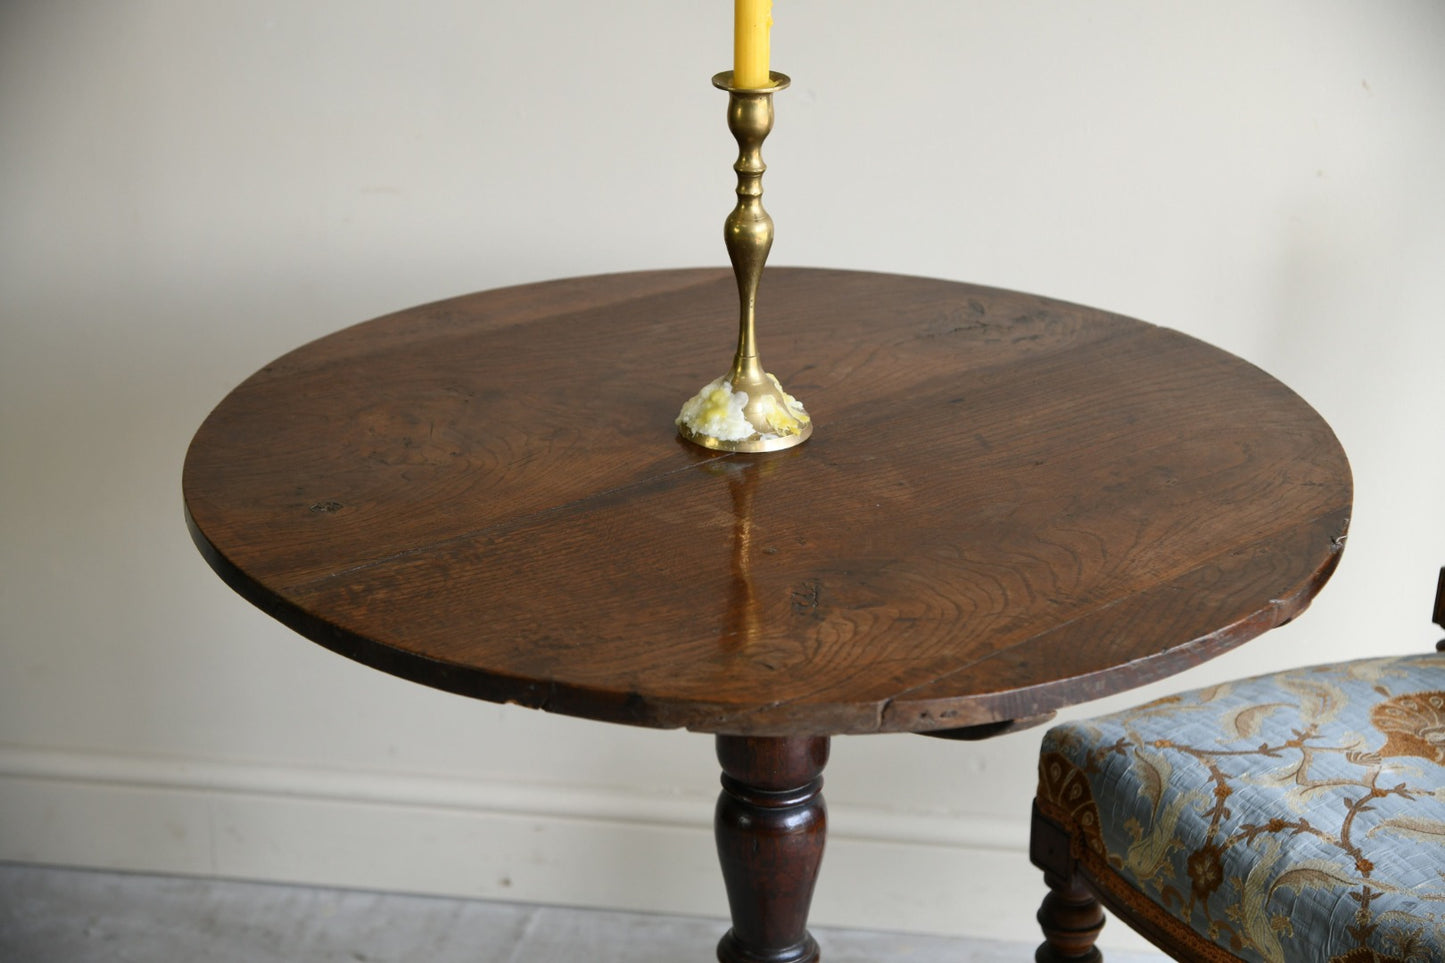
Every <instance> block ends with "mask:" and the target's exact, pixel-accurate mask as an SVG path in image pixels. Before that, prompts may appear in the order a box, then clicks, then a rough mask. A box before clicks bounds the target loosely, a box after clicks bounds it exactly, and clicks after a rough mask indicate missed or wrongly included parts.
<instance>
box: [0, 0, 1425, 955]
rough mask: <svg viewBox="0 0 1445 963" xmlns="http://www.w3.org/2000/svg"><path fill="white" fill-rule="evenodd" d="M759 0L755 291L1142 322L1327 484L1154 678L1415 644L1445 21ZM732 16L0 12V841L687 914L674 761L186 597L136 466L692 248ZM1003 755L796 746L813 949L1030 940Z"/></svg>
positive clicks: (708, 880) (377, 5)
mask: <svg viewBox="0 0 1445 963" xmlns="http://www.w3.org/2000/svg"><path fill="white" fill-rule="evenodd" d="M776 6H777V9H776V11H775V18H776V20H777V26H776V28H775V30H774V44H773V46H774V57H773V64H774V67H775V68H777V69H781V70H784V71H787V72H789V73H791V74H792V76H793V78H794V86H793V88H792V89H791V90H790V91H788V92H787V93H785V94H782V95H780V96H779V97H778V99H777V111H778V122H777V127H776V130H775V132H774V134H773V136H772V137H771V138H770V140H769V142H768V145H767V151H766V153H767V159H768V161H769V164H770V168H771V169H770V172H769V174H768V178H767V189H768V206H769V209H770V210H771V211H772V213H773V215H774V217H775V218H776V221H777V225H778V238H777V244H776V246H775V248H774V252H773V263H774V264H806V265H822V266H834V267H854V268H867V269H877V270H889V271H898V272H906V273H916V274H930V275H937V276H943V277H949V278H957V279H961V280H970V281H978V282H982V283H987V284H994V285H999V286H1004V287H1014V288H1022V289H1026V290H1033V291H1037V292H1039V293H1045V294H1050V295H1054V296H1058V297H1063V298H1067V299H1070V300H1075V301H1081V302H1084V303H1088V304H1093V305H1096V306H1099V307H1105V308H1109V309H1113V310H1117V311H1120V312H1123V313H1127V314H1132V315H1134V316H1137V317H1142V318H1146V319H1149V320H1152V321H1156V322H1159V323H1162V324H1166V325H1169V326H1172V327H1176V328H1180V329H1182V330H1184V331H1187V332H1190V333H1192V334H1195V335H1198V336H1201V337H1203V338H1205V339H1207V340H1210V341H1212V342H1214V343H1216V344H1219V345H1221V346H1223V347H1225V348H1228V349H1230V350H1233V351H1235V352H1237V353H1239V354H1241V355H1243V356H1245V357H1247V358H1249V359H1251V360H1253V361H1255V362H1256V363H1258V364H1260V365H1261V366H1263V367H1264V368H1266V369H1267V370H1269V371H1271V372H1273V373H1274V374H1275V375H1276V376H1277V377H1279V378H1280V379H1281V380H1283V381H1285V382H1286V383H1287V384H1290V385H1291V386H1293V387H1294V388H1295V389H1296V390H1297V391H1299V392H1300V393H1301V394H1302V395H1304V397H1306V398H1307V399H1309V400H1310V401H1311V402H1312V403H1313V404H1314V405H1315V406H1316V407H1317V408H1318V409H1319V410H1320V412H1321V413H1322V414H1323V415H1324V416H1325V417H1326V418H1327V419H1328V420H1329V421H1330V422H1331V423H1332V424H1333V425H1334V426H1335V428H1336V430H1337V432H1338V434H1339V435H1340V438H1341V440H1342V441H1343V443H1344V445H1345V448H1346V449H1347V450H1348V451H1349V452H1350V454H1351V457H1352V460H1353V464H1354V467H1355V473H1356V484H1357V511H1356V515H1355V521H1354V528H1353V533H1352V535H1351V539H1350V543H1349V550H1348V552H1347V553H1346V557H1345V561H1344V564H1343V566H1342V567H1341V569H1340V571H1339V573H1338V575H1337V577H1336V579H1335V581H1334V583H1333V584H1332V585H1331V586H1330V588H1329V589H1328V590H1327V591H1326V592H1325V594H1324V596H1323V597H1322V598H1321V599H1320V601H1319V602H1318V603H1317V604H1316V606H1315V609H1314V611H1313V612H1311V613H1310V614H1309V615H1307V616H1306V617H1305V618H1304V619H1303V620H1301V621H1300V622H1298V623H1296V624H1294V625H1291V626H1289V627H1287V628H1285V629H1283V630H1280V631H1278V632H1276V633H1273V634H1271V635H1269V636H1267V637H1265V638H1263V639H1260V640H1259V641H1257V642H1255V643H1252V644H1251V645H1249V646H1247V647H1246V648H1245V649H1244V650H1241V651H1239V652H1237V653H1234V654H1232V655H1230V656H1227V657H1225V658H1222V659H1220V660H1218V661H1217V662H1216V663H1213V664H1211V665H1209V666H1206V667H1203V668H1201V669H1199V670H1196V671H1195V672H1193V673H1191V674H1188V675H1185V676H1180V677H1177V678H1176V679H1174V680H1171V681H1170V682H1169V683H1166V684H1164V685H1163V686H1161V687H1156V690H1157V689H1158V688H1180V687H1184V686H1187V685H1191V684H1197V683H1201V682H1203V681H1205V680H1208V679H1213V678H1218V677H1222V676H1230V675H1238V674H1243V673H1247V672H1253V671H1257V670H1265V669H1269V668H1274V667H1279V666H1285V665H1294V664H1300V663H1305V662H1310V661H1322V660H1328V659H1335V658H1343V657H1346V656H1349V655H1352V654H1356V653H1359V654H1369V653H1384V652H1398V651H1411V650H1422V649H1424V648H1426V647H1428V646H1429V645H1430V644H1431V643H1432V642H1433V641H1434V638H1435V637H1436V636H1435V634H1434V633H1432V630H1431V628H1430V627H1429V626H1428V624H1427V622H1426V616H1427V613H1428V607H1429V602H1430V593H1431V591H1432V589H1433V579H1434V571H1435V566H1437V565H1439V564H1441V563H1445V505H1442V499H1441V493H1442V492H1445V444H1442V442H1445V430H1442V428H1441V427H1440V425H1441V422H1440V420H1439V419H1440V412H1441V411H1442V409H1445V394H1442V371H1445V368H1442V358H1445V285H1442V282H1445V174H1442V171H1445V163H1442V159H1445V111H1442V109H1441V102H1442V97H1445V57H1441V56H1440V51H1441V50H1442V49H1445V6H1442V5H1441V4H1440V3H1438V2H1437V0H1417V2H1399V0H1389V2H1373V3H1360V2H1352V3H1345V2H1330V0H1297V2H1284V0H1278V2H1256V0H1208V2H1205V0H1191V2H1181V3H1171V4H1162V3H1154V2H1144V0H1138V2H1125V0H1091V2H1083V0H1076V2H1067V3H1060V2H1045V0H1029V2H1019V0H1008V2H1001V0H987V2H984V0H980V2H970V3H958V2H945V0H934V2H924V0H900V2H895V3H890V4H883V3H876V2H864V0H831V2H824V0H777V5H776ZM729 30H730V10H729V5H728V4H727V3H726V2H725V0H710V2H708V3H702V2H686V3H683V2H678V0H637V2H633V3H627V4H621V3H610V4H601V3H586V2H582V0H557V2H550V3H549V2H533V3H528V4H500V3H484V2H471V3H462V2H444V0H438V2H431V3H422V4H415V3H400V2H390V3H388V2H378V0H368V2H359V0H345V2H343V0H305V2H297V0H286V2H281V0H213V2H208V3H190V2H185V0H154V2H141V0H114V2H108V3H78V2H58V0H48V2H47V0H32V2H16V0H10V2H6V3H5V4H4V5H3V6H0V339H3V341H0V526H3V528H0V648H3V651H0V656H3V662H0V665H3V668H0V858H6V859H22V860H37V861H46V862H57V863H73V864H78V865H88V866H116V867H122V868H132V869H158V870H167V871H181V872H188V873H198V874H214V875H220V876H234V877H251V878H260V879H277V880H309V881H318V882H326V883H336V884H342V885H352V886H363V887H378V888H395V889H403V890H411V891H419V892H439V893H458V894H466V895H480V896H487V897H499V898H516V899H526V900H540V901H554V902H572V903H582V904H588V905H617V906H634V907H642V908H650V909H656V910H664V911H681V912H696V913H709V914H715V915H720V914H721V913H722V912H723V907H724V905H725V904H724V901H723V895H722V887H721V884H720V882H719V881H718V879H717V875H716V873H715V871H714V868H713V857H712V851H711V841H710V835H709V829H708V826H709V821H710V806H711V803H710V800H711V799H712V797H713V795H714V793H715V786H716V770H715V765H714V762H713V759H712V754H711V745H710V740H709V739H708V738H707V737H704V736H697V735H689V734H685V733H665V732H652V731H641V730H628V729H623V728H619V727H608V726H602V725H597V724H593V723H588V722H583V721H578V720H571V719H561V718H553V717H548V716H545V715H542V714H540V713H534V712H528V711H525V710H521V709H515V708H513V709H504V708H500V707H494V706H489V705H484V704H476V703H470V702H468V701H466V700H463V699H460V698H457V697H454V696H449V695H444V694H441V693H436V692H432V691H429V690H425V689H422V688H420V687H417V686H413V685H410V684H407V683H404V682H401V681H398V680H394V679H391V678H389V677H386V676H383V675H381V674H379V673H376V672H373V671H371V670H369V669H365V668H362V667H360V666H357V665H353V664H350V663H348V662H346V661H344V660H342V659H340V658H338V657H336V656H334V655H331V654H330V653H327V652H324V651H322V650H321V649H319V648H317V647H315V646H312V645H310V644H309V643H306V642H304V641H303V640H301V639H299V638H297V637H295V636H293V635H291V634H290V633H289V632H287V631H286V630H284V629H282V628H281V627H280V626H279V625H276V624H273V623H271V622H270V621H268V620H267V619H266V618H265V617H263V616H262V615H260V614H259V613H258V612H256V611H254V610H252V609H251V608H250V607H249V606H247V605H246V604H245V603H244V602H242V601H241V600H240V599H239V598H237V597H236V596H234V595H233V594H231V593H230V591H229V590H227V589H226V588H225V587H224V586H223V585H222V584H221V582H220V581H219V580H218V579H217V578H216V577H215V576H213V575H212V574H211V573H210V571H209V570H208V569H207V568H206V566H205V565H204V564H203V563H202V561H201V559H200V557H199V555H198V554H197V553H196V552H195V550H194V549H193V548H192V547H191V545H190V543H189V541H188V539H187V536H186V533H185V530H184V526H183V524H182V521H181V505H180V493H179V476H180V465H181V459H182V456H183V454H184V451H185V447H186V444H187V442H188V440H189V437H190V434H191V432H192V431H194V429H195V428H196V426H197V425H198V424H199V423H200V421H201V419H202V418H203V417H204V415H205V414H206V412H207V411H208V410H209V408H210V407H211V406H212V405H214V404H215V403H216V402H217V401H218V400H219V399H220V398H221V397H222V395H223V394H224V393H225V392H226V391H227V390H228V389H229V388H230V387H231V386H232V385H234V384H235V383H236V382H238V381H239V380H240V379H242V378H243V377H245V376H246V375H247V374H249V373H250V372H251V371H253V370H254V369H256V368H258V367H259V366H261V365H262V364H264V363H265V362H267V361H268V360H270V359H271V358H273V357H274V356H276V355H278V354H280V353H281V352H283V351H285V350H287V349H289V348H291V347H293V346H295V345H297V344H299V343H301V342H303V341H305V340H308V339H310V338H312V337H315V336H318V335H321V334H323V333H325V332H329V331H331V330H334V329H336V328H338V327H341V326H343V325H346V324H349V323H352V322H354V321H358V320H362V319H365V318H368V317H373V316H376V315H379V314H382V313H384V312H387V311H390V310H392V309H396V308H401V307H405V306H407V305H410V304H414V303H418V302H421V301H426V300H432V299H436V298H440V297H444V296H448V295H452V294H458V293H463V292H466V291H470V290H477V289H481V288H488V287H494V286H498V285H504V284H511V283H517V282H525V281H532V280H539V279H543V278H549V277H557V276H566V275H574V274H584V273H592V272H599V271H610V270H624V269H635V268H652V267H672V266H684V265H698V264H722V263H725V255H724V252H723V251H722V248H721V244H720V226H721V221H722V218H723V216H724V215H725V214H726V212H727V210H728V208H729V207H730V203H731V202H730V191H731V189H732V183H733V182H732V174H731V171H730V169H729V167H730V165H731V163H732V160H733V151H734V146H733V143H732V141H731V139H730V138H729V136H728V134H727V131H726V129H725V127H724V125H723V117H722V113H723V107H724V99H723V97H722V95H721V94H719V93H718V92H717V91H715V90H713V89H712V87H711V86H710V85H709V83H708V78H709V77H710V75H711V74H712V73H713V72H715V71H717V70H720V69H725V68H726V67H728V66H730V64H729V58H730V39H729ZM1432 417H1433V418H1434V419H1435V420H1434V422H1433V425H1432V421H1431V419H1432ZM1151 691H1155V690H1151ZM1140 697H1142V696H1140V695H1132V696H1130V697H1129V698H1128V699H1127V700H1123V701H1133V700H1134V699H1136V698H1140ZM1119 701H1121V700H1114V701H1113V702H1111V703H1109V704H1110V705H1114V704H1117V703H1118V702H1119ZM1098 708H1100V706H1091V707H1089V710H1090V711H1093V710H1096V709H1098ZM1037 738H1038V733H1036V732H1034V733H1028V734H1023V735H1018V736H1013V737H1009V738H1005V739H1000V740H997V741H995V742H992V743H988V744H983V745H974V746H970V745H957V744H948V743H941V742H937V741H933V740H925V739H919V738H915V737H907V736H878V737H860V738H848V739H839V740H836V741H835V743H834V756H833V763H832V765H831V766H830V769H829V776H828V797H829V801H830V806H831V810H832V815H833V836H832V840H831V844H830V850H829V854H828V857H827V859H826V860H825V864H824V879H823V881H822V883H821V884H820V889H819V894H818V898H817V902H816V904H815V912H814V922H815V923H820V924H823V923H827V924H844V925H863V926H874V927H882V928H893V929H910V930H919V931H941V932H956V933H971V934H978V935H985V936H994V937H1000V938H1014V939H1028V940H1032V939H1033V938H1034V928H1033V922H1032V914H1033V911H1034V908H1035V906H1036V905H1037V899H1038V897H1039V895H1040V887H1039V885H1038V883H1037V882H1036V880H1037V874H1036V873H1035V872H1034V871H1033V870H1032V869H1030V868H1029V867H1028V865H1027V859H1026V857H1025V854H1024V850H1023V847H1024V841H1025V838H1026V834H1027V829H1026V814H1027V812H1028V805H1029V799H1030V797H1031V795H1032V779H1033V773H1032V765H1033V757H1034V752H1035V747H1036V746H1037ZM621 881H626V883H625V884H624V883H623V882H621ZM1131 942H1132V941H1131V940H1130V939H1129V938H1128V937H1127V936H1126V935H1124V934H1122V932H1121V930H1120V928H1119V927H1117V926H1115V927H1113V928H1112V929H1111V931H1110V932H1109V933H1108V934H1107V935H1106V943H1115V944H1119V943H1123V944H1129V943H1131ZM704 952H706V951H705V950H704Z"/></svg>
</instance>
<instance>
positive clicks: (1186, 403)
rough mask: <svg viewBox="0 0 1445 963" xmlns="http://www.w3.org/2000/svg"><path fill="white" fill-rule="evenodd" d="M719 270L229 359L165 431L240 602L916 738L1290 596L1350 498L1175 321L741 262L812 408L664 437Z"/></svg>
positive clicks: (602, 679)
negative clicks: (243, 363) (794, 435)
mask: <svg viewBox="0 0 1445 963" xmlns="http://www.w3.org/2000/svg"><path fill="white" fill-rule="evenodd" d="M735 299H736V290H735V286H734V282H733V278H732V276H731V274H730V273H729V272H726V271H723V270H689V271H658V272H643V273H636V274H627V275H608V276H602V277H597V278H582V279H569V280H565V281H557V282H549V283H543V284H536V285H527V286H523V287H518V288H509V289H503V290H500V291H491V292H483V293H481V294H476V295H469V296H467V297H463V298H457V299H454V300H450V301H443V302H439V303H437V304H432V305H426V306H423V307H419V308H415V309H412V310H409V311H404V312H401V313H399V314H395V315H391V316H389V317H385V318H381V319H378V320H375V321H371V322H368V323H365V324H361V325H357V326H355V327H353V328H349V329H347V330H344V331H341V332H338V333H337V334H335V335H332V336H330V337H327V338H323V339H321V340H319V341H316V342H314V343H312V344H309V345H306V346H304V347H302V348H300V349H298V350H296V351H294V352H292V353H291V354H288V355H286V356H285V357H283V358H281V359H278V360H277V361H276V362H275V363H273V364H272V365H269V366H267V367H266V368H265V369H263V370H262V371H260V372H258V373H257V374H256V375H254V376H253V377H251V378H250V379H248V380H247V381H246V382H245V383H243V384H242V385H241V386H239V387H238V388H237V389H236V390H235V391H233V392H232V393H231V394H230V395H229V396H227V397H226V399H225V400H224V401H222V402H221V404H220V405H219V406H218V407H217V408H216V410H215V411H214V412H213V413H212V414H211V415H210V417H209V418H208V419H207V420H206V422H205V423H204V424H203V425H202V426H201V428H200V430H199V431H198V432H197V434H196V437H195V439H194V441H193V442H192V445H191V448H190V451H189V453H188V456H187V460H186V466H185V474H184V483H183V487H184V494H185V502H186V509H187V514H188V519H189V522H190V525H191V528H192V533H193V536H194V538H195V540H196V542H197V544H198V546H199V547H200V548H201V550H202V552H203V553H204V554H205V556H206V558H207V560H208V561H209V562H210V563H211V564H212V566H213V567H215V568H216V570H217V571H218V572H219V573H220V574H221V575H222V577H223V578H225V580H226V581H227V582H228V583H229V584H230V585H232V586H233V587H234V588H235V589H236V590H237V591H238V592H240V593H241V594H242V595H243V596H245V597H246V598H248V599H250V600H251V601H252V602H254V603H255V604H257V605H259V606H261V607H262V608H263V609H265V610H266V611H268V612H270V613H271V614H272V615H274V616H275V617H277V618H279V619H280V620H282V621H283V622H285V623H286V624H287V625H290V626H291V627H293V628H294V629H296V630H297V631H298V632H300V633H301V634H303V635H305V636H307V637H308V638H311V639H312V640H314V641H316V642H319V643H321V644H322V645H325V646H327V647H329V648H332V649H334V650H336V651H338V652H340V653H342V654H344V655H346V656H348V657H351V658H354V659H358V660H360V661H362V662H365V663H367V664H370V665H373V666H375V667H377V668H379V669H382V670H384V671H387V672H391V673H394V674H396V675H399V676H403V677H405V678H409V679H413V680H415V681H418V682H421V683H424V684H427V685H431V686H436V687H438V688H442V689H447V690H450V691H453V692H458V693H462V694H465V695H468V696H473V697H477V698H482V699H488V700H493V701H501V702H515V703H520V704H523V705H529V706H536V707H540V708H545V709H548V710H551V711H555V712H563V713H567V714H572V715H579V716H585V717H590V718H597V719H602V720H607V721H613V722H624V723H631V724H637V725H647V726H660V727H689V728H693V729H698V730H703V731H710V732H717V733H727V734H734V735H763V736H786V735H832V734H842V733H854V732H874V731H926V730H937V729H948V728H956V727H962V726H972V725H984V724H989V723H994V722H1000V721H1003V720H1008V719H1015V718H1022V717H1026V716H1034V715H1040V714H1042V713H1046V712H1049V711H1052V710H1054V709H1057V708H1059V707H1061V706H1065V705H1069V704H1072V703H1075V702H1078V701H1082V700H1084V699H1092V698H1096V697H1099V696H1103V695H1106V694H1109V693H1112V692H1116V691H1119V690H1121V689H1125V688H1128V687H1131V686H1134V685H1139V684H1142V683H1144V682H1147V681H1151V680H1153V679H1156V678H1159V677H1162V676H1164V675H1167V674H1169V673H1172V672H1176V671H1179V670H1181V669H1183V668H1186V667H1188V666H1191V665H1194V664H1196V663H1198V662H1200V661H1202V660H1204V659H1207V658H1210V657H1212V656H1214V655H1216V654H1218V653H1220V652H1222V651H1225V650H1226V649H1228V648H1230V647H1232V646H1235V645H1238V644H1240V643H1242V642H1244V641H1246V640H1248V639H1249V638H1252V637H1254V636H1255V635H1257V634H1259V633H1260V632H1263V631H1265V630H1267V629H1269V628H1271V627H1273V626H1275V625H1278V624H1280V623H1282V622H1284V621H1287V620H1289V619H1291V618H1293V617H1295V616H1296V615H1298V614H1299V612H1301V611H1302V610H1303V609H1304V608H1305V606H1307V605H1308V603H1309V601H1310V600H1311V599H1312V598H1313V597H1314V595H1315V593H1316V592H1318V591H1319V589H1320V588H1321V586H1322V585H1323V584H1324V582H1325V581H1326V579H1327V578H1328V577H1329V575H1330V573H1331V572H1332V570H1333V568H1334V565H1335V564H1336V562H1337V560H1338V557H1339V553H1340V550H1341V546H1342V544H1343V537H1344V534H1345V531H1346V528H1347V526H1348V518H1349V512H1350V504H1351V482H1350V473H1349V466H1348V463H1347V461H1346V459H1345V456H1344V453H1343V452H1342V451H1341V449H1340V446H1339V444H1338V442H1337V441H1336V439H1335V438H1334V435H1333V434H1332V433H1331V431H1330V429H1329V427H1328V426H1327V425H1326V424H1325V423H1324V422H1323V420H1321V419H1320V417H1319V416H1318V415H1317V414H1316V413H1315V412H1314V411H1313V410H1312V409H1311V408H1310V407H1309V406H1308V405H1307V404H1305V403H1304V402H1303V401H1302V400H1300V399H1299V398H1298V397H1297V396H1296V395H1294V394H1293V393H1292V392H1291V391H1289V389H1287V388H1286V387H1284V386H1283V385H1281V384H1280V383H1278V382H1277V381H1275V380H1274V379H1272V378H1270V377H1269V376H1268V375H1266V374H1264V373H1263V372H1261V371H1259V370H1258V369H1257V368H1255V367H1253V366H1252V365H1249V364H1248V363H1246V362H1244V361H1241V360H1240V359H1238V358H1235V357H1233V356H1231V355H1228V354H1226V353H1225V352H1222V351H1219V350H1218V349H1215V348H1213V347H1210V346H1209V345H1206V344H1203V343H1201V342H1199V341H1197V340H1195V339H1192V338H1189V337H1187V336H1185V335H1182V334H1179V333H1177V332H1173V331H1169V330H1167V329H1163V328H1158V327H1154V326H1151V325H1148V324H1144V323H1142V322H1139V321H1134V320H1130V319H1127V318H1122V317H1119V316H1117V315H1112V314H1109V313H1106V312H1102V311H1098V310H1094V309H1090V308H1085V307H1081V306H1078V305H1072V304H1067V303H1063V302H1059V301H1054V300H1050V299H1046V298H1040V297H1037V296H1034V295H1028V294H1020V293H1016V292H1009V291H1000V290H994V289H988V288H982V287H977V286H972V285H966V284H959V283H956V282H947V281H938V280H932V279H925V278H912V277H900V276H893V275H881V274H871V273H863V272H845V271H821V270H805V269H770V270H769V272H768V275H767V278H766V279H765V282H764V285H763V290H762V298H761V306H760V311H761V315H760V317H761V332H762V339H763V340H762V348H763V355H764V358H765V359H766V360H767V362H768V364H769V366H770V369H771V370H772V371H773V372H774V373H776V374H778V375H779V376H780V377H781V378H782V380H783V383H784V384H786V385H787V386H788V388H789V390H790V391H792V392H793V393H795V394H797V395H798V396H799V397H800V398H802V400H803V401H804V402H805V403H806V404H807V405H808V408H809V410H810V412H812V414H813V415H814V417H815V419H816V422H817V425H818V429H817V433H816V434H815V436H814V437H813V439H812V440H810V441H809V442H808V443H807V444H805V445H803V446H801V447H800V448H798V449H794V450H792V451H788V452H782V453H778V454H776V455H761V456H743V455H721V454H718V453H714V452H703V451H702V450H700V449H695V448H693V447H691V446H689V445H686V444H685V443H682V442H680V441H678V440H677V438H676V437H675V433H674V430H673V427H672V419H673V417H674V416H675V415H676V413H677V409H678V408H679V407H680V405H681V403H682V401H684V400H685V399H686V398H687V397H689V396H690V395H691V394H692V393H693V392H695V391H696V390H697V388H698V387H700V386H701V385H702V384H704V383H706V382H707V381H709V380H711V379H712V378H714V377H716V376H717V374H719V373H720V372H721V371H722V370H723V368H724V367H725V366H726V363H727V359H728V357H729V356H730V353H731V341H732V328H731V325H732V322H731V320H730V319H731V318H732V317H733V316H734V314H735V311H736V304H735Z"/></svg>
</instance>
